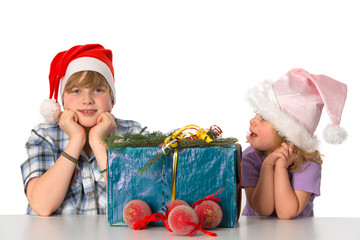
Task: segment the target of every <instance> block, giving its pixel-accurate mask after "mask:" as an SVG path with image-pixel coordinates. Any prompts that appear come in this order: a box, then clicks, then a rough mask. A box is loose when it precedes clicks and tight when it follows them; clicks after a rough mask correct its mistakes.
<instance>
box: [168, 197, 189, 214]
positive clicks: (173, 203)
mask: <svg viewBox="0 0 360 240" xmlns="http://www.w3.org/2000/svg"><path fill="white" fill-rule="evenodd" d="M181 205H184V206H189V207H190V205H189V204H188V203H187V202H185V201H183V200H178V199H177V200H173V201H171V202H169V204H168V205H166V208H167V213H168V215H169V214H170V212H171V210H173V209H174V208H175V207H177V206H181Z"/></svg>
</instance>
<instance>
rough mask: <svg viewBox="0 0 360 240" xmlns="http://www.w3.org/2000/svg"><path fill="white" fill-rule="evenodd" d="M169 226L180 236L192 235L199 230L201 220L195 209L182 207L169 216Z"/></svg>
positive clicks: (175, 209)
mask: <svg viewBox="0 0 360 240" xmlns="http://www.w3.org/2000/svg"><path fill="white" fill-rule="evenodd" d="M168 221H169V226H170V228H171V230H172V231H173V232H175V233H176V234H179V235H190V234H191V233H192V232H193V231H194V230H196V229H197V226H198V224H199V218H198V216H197V214H196V212H195V210H194V209H193V208H191V207H190V206H185V205H180V206H177V207H175V208H173V209H172V210H171V212H170V214H169V218H168Z"/></svg>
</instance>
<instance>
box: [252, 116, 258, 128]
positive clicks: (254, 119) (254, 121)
mask: <svg viewBox="0 0 360 240" xmlns="http://www.w3.org/2000/svg"><path fill="white" fill-rule="evenodd" d="M256 117H257V115H256V116H255V117H253V118H252V119H250V125H252V126H256Z"/></svg>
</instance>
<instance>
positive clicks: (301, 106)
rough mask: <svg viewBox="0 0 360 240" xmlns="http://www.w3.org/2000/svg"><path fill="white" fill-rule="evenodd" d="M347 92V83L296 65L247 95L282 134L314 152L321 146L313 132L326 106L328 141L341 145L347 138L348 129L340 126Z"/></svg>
mask: <svg viewBox="0 0 360 240" xmlns="http://www.w3.org/2000/svg"><path fill="white" fill-rule="evenodd" d="M346 95H347V86H346V85H345V84H343V83H341V82H338V81H336V80H334V79H332V78H330V77H328V76H325V75H314V74H309V73H308V72H307V71H305V70H304V69H301V68H297V69H292V70H290V71H289V72H288V73H287V74H286V75H285V76H283V77H281V78H280V79H279V80H278V81H276V82H275V83H272V82H270V81H264V82H263V83H261V84H260V85H258V86H257V87H255V88H252V89H250V90H249V92H248V95H247V98H248V100H249V102H250V105H251V106H252V107H253V108H254V110H255V111H256V112H257V113H259V114H260V115H262V116H263V117H264V119H266V120H267V121H269V122H270V123H272V124H273V126H274V128H275V129H276V130H277V131H278V133H279V135H280V136H282V137H284V138H285V139H286V140H287V141H290V142H292V143H294V144H295V145H296V146H298V147H299V148H301V149H303V150H305V151H308V152H313V151H315V150H317V149H318V139H317V137H316V136H314V132H315V130H316V128H317V126H318V123H319V121H320V117H321V113H322V109H323V106H324V105H325V108H326V110H327V113H328V115H329V118H330V121H331V124H329V125H328V126H327V127H326V128H325V129H324V131H323V137H324V139H325V141H326V142H328V143H331V144H340V143H342V142H343V141H344V140H345V139H346V138H347V133H346V131H345V130H344V129H343V128H341V127H340V126H339V124H340V120H341V115H342V111H343V108H344V104H345V100H346Z"/></svg>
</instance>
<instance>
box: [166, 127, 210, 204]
mask: <svg viewBox="0 0 360 240" xmlns="http://www.w3.org/2000/svg"><path fill="white" fill-rule="evenodd" d="M192 130H196V132H195V133H192V132H191V131H192ZM184 139H191V140H193V139H201V140H204V141H205V142H207V143H210V142H212V141H213V140H212V139H211V138H210V137H209V135H207V131H206V130H205V129H203V128H200V127H199V126H197V125H194V124H190V125H187V126H185V127H183V128H180V129H178V130H177V131H175V132H174V133H173V134H172V135H171V136H169V137H168V138H166V139H165V141H164V145H163V152H164V153H166V149H167V148H170V149H174V156H173V179H172V190H171V201H173V200H175V197H176V196H175V190H176V173H177V162H178V147H179V143H178V142H179V141H182V140H184Z"/></svg>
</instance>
